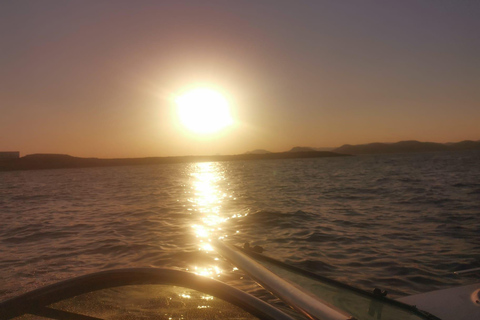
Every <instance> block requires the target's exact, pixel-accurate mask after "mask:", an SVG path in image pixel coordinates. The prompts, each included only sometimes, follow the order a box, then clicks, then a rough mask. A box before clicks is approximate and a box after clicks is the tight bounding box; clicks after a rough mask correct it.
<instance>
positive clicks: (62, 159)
mask: <svg viewBox="0 0 480 320" xmlns="http://www.w3.org/2000/svg"><path fill="white" fill-rule="evenodd" d="M346 156H349V155H346V154H339V153H334V152H328V151H305V152H267V153H247V154H239V155H215V156H182V157H149V158H123V159H99V158H79V157H72V156H69V155H63V154H32V155H27V156H24V157H21V158H16V159H0V171H13V170H40V169H62V168H88V167H111V166H133V165H152V164H162V163H187V162H211V161H239V160H269V159H296V158H324V157H346Z"/></svg>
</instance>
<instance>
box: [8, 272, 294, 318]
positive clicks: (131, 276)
mask: <svg viewBox="0 0 480 320" xmlns="http://www.w3.org/2000/svg"><path fill="white" fill-rule="evenodd" d="M146 284H158V285H174V286H179V287H185V288H189V289H194V290H197V291H201V292H204V293H206V294H209V295H212V296H215V297H218V298H220V299H222V300H224V301H226V302H229V303H231V304H233V305H236V306H238V307H240V308H242V309H243V310H245V311H246V312H248V313H250V314H252V315H254V316H256V317H258V318H259V319H265V320H273V319H280V320H293V318H292V317H290V316H289V315H287V314H285V313H283V312H282V311H280V310H278V309H276V308H274V307H273V306H271V305H269V304H267V303H266V302H264V301H262V300H260V299H258V298H256V297H254V296H252V295H250V294H248V293H245V292H243V291H241V290H238V289H236V288H233V287H231V286H229V285H227V284H225V283H223V282H220V281H217V280H214V279H210V278H206V277H203V276H199V275H196V274H193V273H190V272H186V271H180V270H172V269H163V268H129V269H117V270H108V271H102V272H97V273H93V274H88V275H84V276H80V277H76V278H72V279H69V280H65V281H62V282H58V283H55V284H52V285H49V286H46V287H42V288H39V289H36V290H33V291H30V292H27V293H25V294H22V295H20V296H17V297H14V298H11V299H9V300H6V301H3V302H1V303H0V319H1V320H7V319H12V318H15V317H18V316H21V315H24V314H36V313H35V312H36V311H38V310H43V311H45V307H47V306H48V305H50V304H52V303H55V302H58V301H61V300H65V299H68V298H72V297H74V296H78V295H81V294H84V293H88V292H92V291H97V290H101V289H107V288H112V287H119V286H127V285H146ZM48 310H53V309H48ZM72 318H73V317H72Z"/></svg>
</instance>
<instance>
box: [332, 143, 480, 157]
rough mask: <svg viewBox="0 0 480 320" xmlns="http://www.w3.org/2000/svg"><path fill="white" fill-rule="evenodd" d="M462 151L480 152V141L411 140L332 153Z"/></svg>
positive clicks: (341, 148)
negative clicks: (439, 141)
mask: <svg viewBox="0 0 480 320" xmlns="http://www.w3.org/2000/svg"><path fill="white" fill-rule="evenodd" d="M461 150H480V141H471V140H465V141H461V142H451V143H435V142H420V141H415V140H410V141H400V142H396V143H379V142H376V143H369V144H358V145H350V144H346V145H343V146H341V147H340V148H337V149H333V150H332V151H333V152H337V153H345V154H380V153H413V152H438V151H461Z"/></svg>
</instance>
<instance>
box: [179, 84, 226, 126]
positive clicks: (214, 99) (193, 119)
mask: <svg viewBox="0 0 480 320" xmlns="http://www.w3.org/2000/svg"><path fill="white" fill-rule="evenodd" d="M175 102H176V105H177V114H178V117H179V119H180V122H181V123H182V124H183V126H185V127H186V128H187V129H188V130H190V131H192V132H193V133H196V134H211V133H216V132H219V131H220V130H222V129H224V128H226V127H228V126H230V125H232V124H233V119H232V116H231V114H230V108H229V104H228V101H227V99H226V98H225V97H224V96H223V95H222V94H220V93H219V92H218V91H215V90H211V89H208V88H197V89H193V90H190V91H188V92H186V93H184V94H182V95H180V96H178V97H177V98H176V99H175Z"/></svg>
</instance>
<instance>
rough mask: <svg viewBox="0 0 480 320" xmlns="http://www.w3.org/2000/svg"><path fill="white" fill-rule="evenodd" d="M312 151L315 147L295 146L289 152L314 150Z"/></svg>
mask: <svg viewBox="0 0 480 320" xmlns="http://www.w3.org/2000/svg"><path fill="white" fill-rule="evenodd" d="M312 151H315V149H314V148H310V147H293V148H292V149H290V150H289V151H288V152H312Z"/></svg>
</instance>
